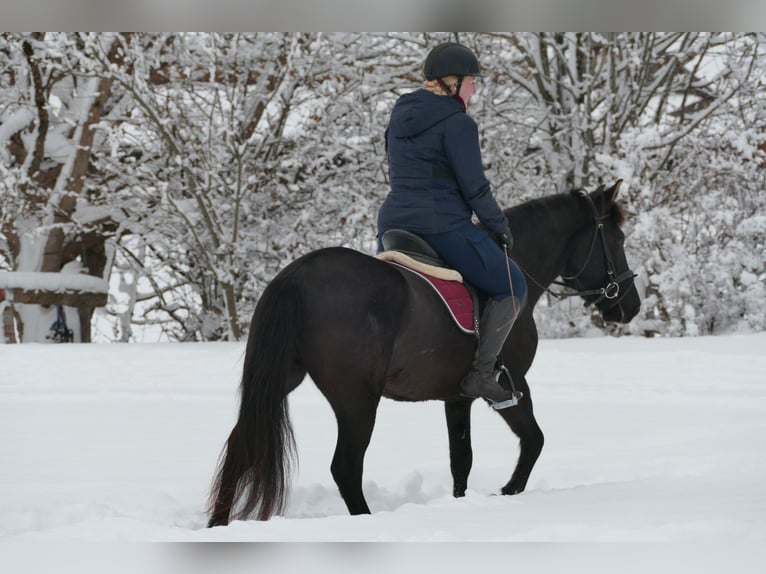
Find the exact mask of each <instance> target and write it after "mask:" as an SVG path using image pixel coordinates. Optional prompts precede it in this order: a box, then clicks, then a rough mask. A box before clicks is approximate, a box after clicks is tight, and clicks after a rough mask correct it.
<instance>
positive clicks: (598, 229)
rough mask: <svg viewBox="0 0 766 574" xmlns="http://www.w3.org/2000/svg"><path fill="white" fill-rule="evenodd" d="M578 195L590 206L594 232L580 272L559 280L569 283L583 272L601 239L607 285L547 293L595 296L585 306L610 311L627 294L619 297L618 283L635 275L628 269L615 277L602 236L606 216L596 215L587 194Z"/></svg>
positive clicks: (611, 260)
mask: <svg viewBox="0 0 766 574" xmlns="http://www.w3.org/2000/svg"><path fill="white" fill-rule="evenodd" d="M578 193H579V195H580V196H581V197H584V198H585V199H586V200H587V201H588V205H589V206H590V209H591V212H592V214H593V222H594V223H595V230H594V231H593V238H592V239H591V242H590V248H589V249H588V256H587V257H586V258H585V263H583V264H582V266H581V267H580V270H579V271H578V272H577V273H575V274H573V275H564V274H562V275H561V278H562V279H564V280H565V281H571V280H573V279H577V278H578V277H579V276H580V275H581V274H582V272H583V271H585V268H586V267H587V266H588V264H589V263H590V260H591V257H593V251H594V249H595V247H596V242H597V241H598V239H599V238H601V247H602V249H603V250H604V264H605V265H606V273H607V277H608V278H607V284H606V285H605V286H604V287H601V288H598V289H587V290H584V291H575V292H572V293H552V292H551V291H548V292H549V293H552V294H553V295H554V296H557V297H576V296H579V297H585V296H588V295H597V297H596V298H595V299H592V300H590V301H587V302H586V303H585V306H586V307H587V306H589V305H596V307H598V308H599V309H601V310H602V311H607V310H609V309H611V308H612V307H615V306H617V305H619V304H620V302H621V301H622V300H623V298H624V297H625V296H626V295H627V294H628V292H629V289H626V290H625V291H624V293H622V295H620V291H621V289H620V283H622V282H623V281H628V280H630V279H633V278H634V277H637V274H636V273H634V272H633V271H632V270H631V269H630V268H628V269H626V270H625V271H624V272H623V273H620V274H619V275H616V273H617V271H616V270H615V267H614V258H613V257H612V251H611V249H609V245H608V244H607V242H606V235H605V234H604V220H605V219H608V218H609V216H608V215H604V216H601V215H599V213H598V210H597V209H596V206H595V204H594V203H593V199H592V198H591V196H590V195H588V193H587V192H585V191H582V190H580V191H579V192H578ZM553 283H554V284H555V285H559V286H562V287H567V288H569V285H567V284H566V283H562V282H561V281H554V282H553ZM605 300H608V301H609V303H608V304H607V305H605V306H601V307H599V304H600V303H601V302H603V301H605Z"/></svg>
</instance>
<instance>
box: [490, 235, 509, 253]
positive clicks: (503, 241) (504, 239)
mask: <svg viewBox="0 0 766 574" xmlns="http://www.w3.org/2000/svg"><path fill="white" fill-rule="evenodd" d="M494 235H495V242H496V243H497V244H498V245H499V246H500V248H501V249H505V250H506V251H508V252H509V253H510V251H511V249H513V235H511V230H510V229H506V230H505V231H504V232H503V233H495V234H494Z"/></svg>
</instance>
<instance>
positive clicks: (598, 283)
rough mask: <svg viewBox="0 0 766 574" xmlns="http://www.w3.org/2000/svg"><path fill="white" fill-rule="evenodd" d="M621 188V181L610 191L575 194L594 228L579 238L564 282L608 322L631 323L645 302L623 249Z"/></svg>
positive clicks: (576, 192) (563, 274)
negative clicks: (619, 195) (617, 200)
mask: <svg viewBox="0 0 766 574" xmlns="http://www.w3.org/2000/svg"><path fill="white" fill-rule="evenodd" d="M621 184H622V180H619V181H617V183H615V184H614V185H613V186H612V187H610V188H609V189H604V186H603V185H602V186H600V187H599V188H598V189H597V190H596V191H594V192H592V193H587V192H585V191H582V190H577V191H574V192H572V193H573V194H574V195H575V197H576V199H577V201H581V202H583V203H584V204H585V207H584V208H583V209H586V210H587V211H588V217H589V220H590V224H589V225H586V226H584V227H583V229H582V230H581V231H580V232H579V233H577V234H576V235H575V237H574V240H573V242H572V249H571V251H570V254H569V258H568V260H567V263H566V267H565V269H564V273H562V274H561V278H562V279H563V281H564V284H566V285H567V286H569V287H572V288H573V289H576V290H577V291H578V292H579V293H580V294H581V295H582V296H583V298H584V299H585V301H586V305H595V306H596V307H597V308H598V309H599V311H601V315H602V316H603V318H604V320H605V321H607V322H617V323H628V322H630V320H631V319H633V317H635V316H636V315H637V314H638V311H639V309H640V307H641V299H640V298H639V296H638V292H637V291H636V286H635V284H634V282H633V278H634V277H635V274H634V273H633V271H631V270H630V267H629V266H628V261H627V259H626V257H625V250H624V248H623V247H624V246H623V243H624V240H625V234H624V233H623V232H622V229H621V226H622V223H623V221H624V219H625V215H624V213H623V211H622V209H621V208H620V206H619V204H617V202H616V201H615V200H616V197H617V192H618V191H619V190H620V185H621Z"/></svg>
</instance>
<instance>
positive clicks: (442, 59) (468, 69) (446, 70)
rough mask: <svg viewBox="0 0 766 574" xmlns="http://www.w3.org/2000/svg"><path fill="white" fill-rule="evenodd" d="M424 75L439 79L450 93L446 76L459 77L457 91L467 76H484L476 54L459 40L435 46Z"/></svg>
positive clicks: (428, 57)
mask: <svg viewBox="0 0 766 574" xmlns="http://www.w3.org/2000/svg"><path fill="white" fill-rule="evenodd" d="M423 75H424V76H425V78H426V80H437V81H438V82H439V84H441V86H442V88H444V90H445V91H447V92H448V93H449V88H447V86H446V85H445V84H444V82H443V81H442V78H443V77H445V76H457V77H458V84H457V90H456V91H457V92H460V86H461V84H462V83H463V78H464V77H465V76H476V77H479V78H481V77H483V74H481V66H480V65H479V59H478V58H477V57H476V54H474V53H473V52H472V51H471V49H470V48H468V47H467V46H464V45H463V44H459V43H457V42H444V43H443V44H439V45H438V46H435V47H434V48H433V49H432V50H431V51H430V52H429V53H428V55H427V56H426V61H425V63H424V64H423Z"/></svg>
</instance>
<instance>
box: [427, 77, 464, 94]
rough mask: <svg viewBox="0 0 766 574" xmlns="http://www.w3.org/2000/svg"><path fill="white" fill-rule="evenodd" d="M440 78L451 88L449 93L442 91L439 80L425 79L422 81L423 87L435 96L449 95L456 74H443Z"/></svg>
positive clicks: (455, 79) (453, 86) (455, 80)
mask: <svg viewBox="0 0 766 574" xmlns="http://www.w3.org/2000/svg"><path fill="white" fill-rule="evenodd" d="M441 80H442V82H444V83H445V84H447V87H448V88H449V89H450V90H452V93H451V94H448V93H447V92H445V91H444V88H442V86H441V84H440V83H439V80H426V81H425V82H423V87H424V88H425V89H426V90H428V91H429V92H431V93H432V94H436V95H437V96H450V95H452V94H454V93H455V90H456V88H457V83H458V80H459V78H458V77H457V76H444V77H443V78H442V79H441Z"/></svg>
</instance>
